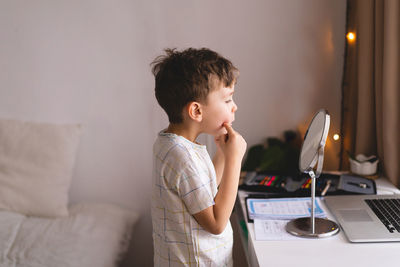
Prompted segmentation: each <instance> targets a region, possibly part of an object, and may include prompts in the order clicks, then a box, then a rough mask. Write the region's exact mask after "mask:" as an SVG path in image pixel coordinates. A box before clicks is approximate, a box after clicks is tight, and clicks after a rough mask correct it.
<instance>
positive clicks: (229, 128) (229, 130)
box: [224, 122, 233, 133]
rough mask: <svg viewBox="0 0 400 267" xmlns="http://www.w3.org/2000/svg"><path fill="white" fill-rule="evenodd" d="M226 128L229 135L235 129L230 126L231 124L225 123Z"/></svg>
mask: <svg viewBox="0 0 400 267" xmlns="http://www.w3.org/2000/svg"><path fill="white" fill-rule="evenodd" d="M224 127H225V129H226V131H227V132H228V133H232V132H233V128H232V126H231V125H230V124H229V123H226V122H225V123H224Z"/></svg>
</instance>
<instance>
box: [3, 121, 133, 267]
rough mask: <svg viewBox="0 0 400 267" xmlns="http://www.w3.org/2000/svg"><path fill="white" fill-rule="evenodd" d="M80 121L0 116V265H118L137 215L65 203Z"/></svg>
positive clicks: (119, 209) (112, 208)
mask: <svg viewBox="0 0 400 267" xmlns="http://www.w3.org/2000/svg"><path fill="white" fill-rule="evenodd" d="M79 138H80V125H56V124H44V123H33V122H22V121H16V120H8V119H7V120H5V119H0V267H115V266H118V264H119V262H120V261H121V260H122V257H123V255H124V253H125V252H126V250H127V248H128V244H129V239H130V236H131V234H132V230H133V227H134V224H135V222H136V220H137V219H138V216H137V214H136V213H134V212H132V211H130V210H128V209H125V208H122V207H120V206H117V205H112V204H102V203H80V204H74V205H71V206H69V199H68V190H69V186H70V182H71V178H72V173H73V168H74V162H75V157H76V152H77V148H78V143H79Z"/></svg>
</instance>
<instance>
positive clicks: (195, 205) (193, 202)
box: [178, 164, 215, 214]
mask: <svg viewBox="0 0 400 267" xmlns="http://www.w3.org/2000/svg"><path fill="white" fill-rule="evenodd" d="M214 180H215V179H214V178H213V177H210V174H209V172H208V171H207V170H202V168H199V167H198V166H196V165H190V164H188V165H186V167H185V168H184V170H183V172H182V173H181V176H180V179H179V185H178V193H179V195H180V197H181V199H182V201H183V202H184V203H185V205H186V208H187V209H188V211H189V213H190V214H196V213H198V212H200V211H202V210H204V209H206V208H208V207H210V206H213V205H214V204H215V202H214V196H213V193H212V190H211V189H212V186H213V184H214V183H215V181H214Z"/></svg>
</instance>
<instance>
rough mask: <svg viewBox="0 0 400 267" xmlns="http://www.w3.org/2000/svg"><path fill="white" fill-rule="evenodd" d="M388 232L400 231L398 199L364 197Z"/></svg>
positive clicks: (399, 200)
mask: <svg viewBox="0 0 400 267" xmlns="http://www.w3.org/2000/svg"><path fill="white" fill-rule="evenodd" d="M365 202H366V203H367V204H368V206H369V207H370V208H371V209H372V210H373V212H374V213H375V215H376V216H378V218H379V219H380V220H381V222H382V223H383V224H384V225H385V226H386V228H387V229H388V230H389V232H391V233H394V232H395V231H397V232H399V233H400V199H393V198H392V199H365Z"/></svg>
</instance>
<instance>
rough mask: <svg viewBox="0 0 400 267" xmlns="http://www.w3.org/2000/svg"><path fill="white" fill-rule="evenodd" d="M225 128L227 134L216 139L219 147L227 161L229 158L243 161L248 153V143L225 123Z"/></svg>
mask: <svg viewBox="0 0 400 267" xmlns="http://www.w3.org/2000/svg"><path fill="white" fill-rule="evenodd" d="M224 127H225V129H226V131H227V134H224V135H221V136H218V137H217V138H215V142H216V144H217V147H218V148H219V149H221V150H222V153H223V154H224V156H225V158H226V159H227V158H228V157H235V158H237V159H240V160H241V159H242V158H243V156H244V153H245V152H246V147H247V144H246V141H245V140H244V138H243V137H242V136H241V135H240V134H239V133H238V132H236V131H235V130H233V128H232V126H230V125H229V124H228V123H224Z"/></svg>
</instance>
